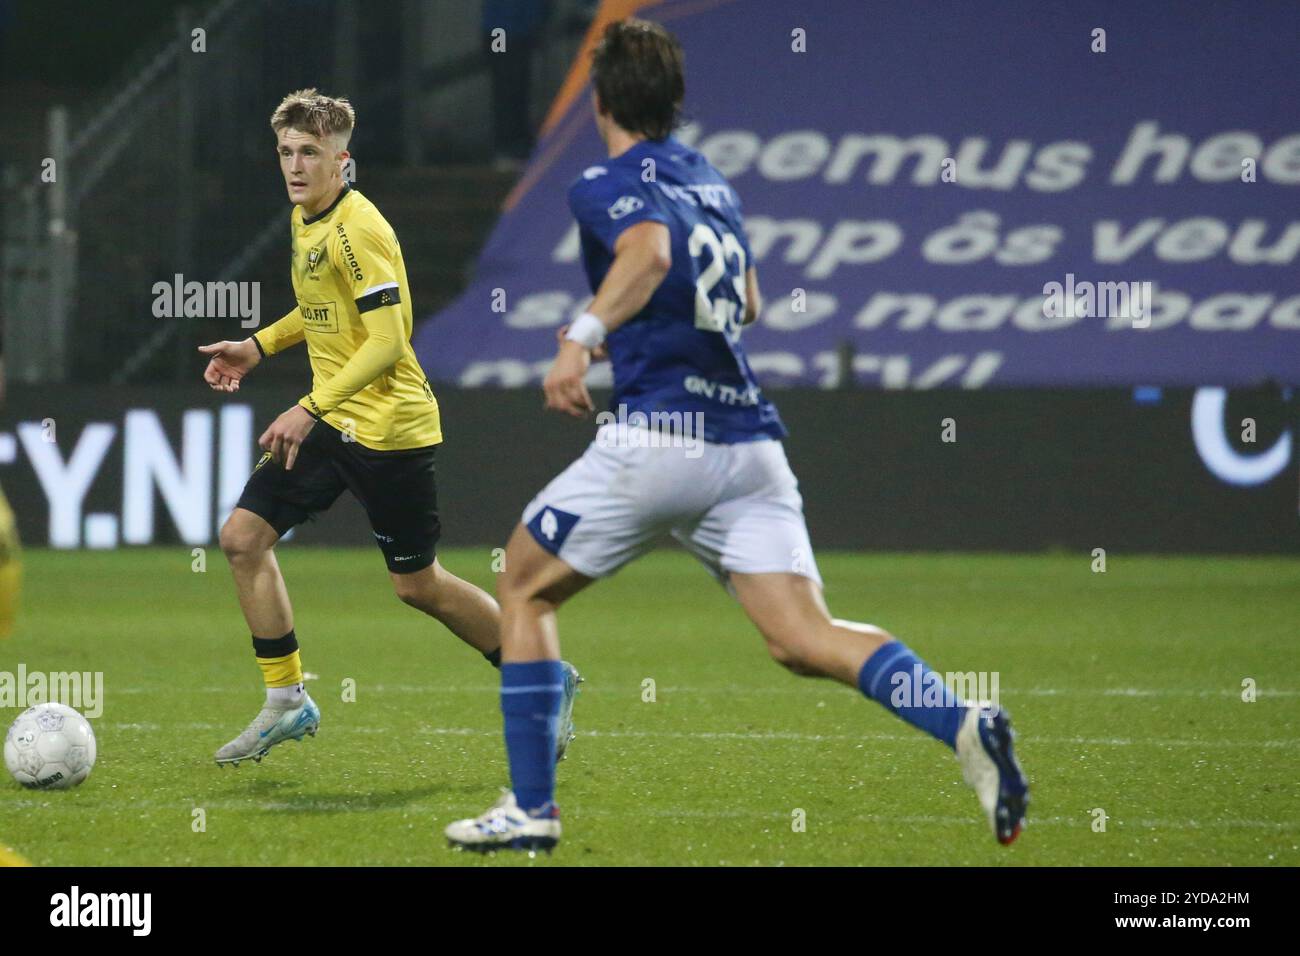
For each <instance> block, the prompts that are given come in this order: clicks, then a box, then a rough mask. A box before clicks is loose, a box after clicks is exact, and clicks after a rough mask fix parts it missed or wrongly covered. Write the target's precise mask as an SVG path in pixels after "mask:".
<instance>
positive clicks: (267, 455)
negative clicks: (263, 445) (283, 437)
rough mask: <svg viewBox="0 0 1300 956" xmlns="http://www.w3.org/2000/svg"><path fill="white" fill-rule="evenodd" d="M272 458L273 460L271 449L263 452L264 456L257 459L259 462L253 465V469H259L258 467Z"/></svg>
mask: <svg viewBox="0 0 1300 956" xmlns="http://www.w3.org/2000/svg"><path fill="white" fill-rule="evenodd" d="M270 460H271V453H270V452H269V451H264V452H262V457H261V458H259V459H258V460H257V464H256V465H254V466H253V471H257V469H259V468H261V467H262V466H263V465H265V464H266V463H267V462H268V461H270Z"/></svg>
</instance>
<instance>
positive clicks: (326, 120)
mask: <svg viewBox="0 0 1300 956" xmlns="http://www.w3.org/2000/svg"><path fill="white" fill-rule="evenodd" d="M356 123H357V114H356V112H355V111H354V110H353V109H352V104H351V103H349V102H348V101H347V100H346V99H344V98H343V97H341V96H339V97H335V96H326V95H325V94H324V93H321V92H319V91H318V90H317V89H316V87H314V86H313V87H312V88H310V89H306V90H294V91H293V92H292V93H290V94H289V95H288V96H286V97H285V98H284V99H283V100H281V101H280V105H279V106H277V107H276V108H275V112H274V113H272V114H271V129H273V130H275V132H276V133H277V134H278V133H279V132H280V131H281V130H283V129H296V130H299V131H301V132H303V133H311V134H312V135H313V136H315V137H317V138H318V139H325V138H327V137H337V138H338V139H339V141H340V143H341V147H340V148H344V149H346V148H347V145H348V140H349V139H351V138H352V127H354V126H355V125H356Z"/></svg>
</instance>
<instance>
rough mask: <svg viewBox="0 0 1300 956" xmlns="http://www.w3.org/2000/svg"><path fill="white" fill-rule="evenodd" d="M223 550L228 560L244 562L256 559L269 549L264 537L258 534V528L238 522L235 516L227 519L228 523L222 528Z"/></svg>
mask: <svg viewBox="0 0 1300 956" xmlns="http://www.w3.org/2000/svg"><path fill="white" fill-rule="evenodd" d="M219 541H220V542H221V550H222V551H223V552H224V553H225V555H226V558H227V560H230V561H242V560H246V559H248V558H252V557H256V556H257V555H259V554H261V553H262V552H263V551H265V550H266V549H267V547H268V545H267V543H266V541H265V540H263V536H262V535H260V534H258V533H257V529H256V528H251V527H249V526H248V524H247V523H245V522H243V521H240V520H238V519H237V518H236V517H235V516H234V515H232V516H231V517H229V518H227V519H226V523H225V524H223V525H222V526H221V535H220V537H219Z"/></svg>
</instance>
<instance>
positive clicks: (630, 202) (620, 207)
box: [608, 196, 645, 219]
mask: <svg viewBox="0 0 1300 956" xmlns="http://www.w3.org/2000/svg"><path fill="white" fill-rule="evenodd" d="M644 205H645V203H643V202H642V201H641V200H640V199H638V198H637V197H636V196H619V197H618V198H617V199H615V200H614V205H612V206H610V207H609V210H608V212H609V218H610V219H622V218H623V217H624V216H626V215H629V214H630V213H634V212H636V211H637V210H638V209H640V208H641V207H642V206H644Z"/></svg>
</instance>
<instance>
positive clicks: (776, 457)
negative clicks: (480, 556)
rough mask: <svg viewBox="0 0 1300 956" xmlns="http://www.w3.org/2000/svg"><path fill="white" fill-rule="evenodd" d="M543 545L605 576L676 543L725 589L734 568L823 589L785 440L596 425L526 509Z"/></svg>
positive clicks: (579, 566)
mask: <svg viewBox="0 0 1300 956" xmlns="http://www.w3.org/2000/svg"><path fill="white" fill-rule="evenodd" d="M523 522H524V524H525V525H526V526H527V527H528V530H529V531H530V532H531V533H532V536H533V538H534V539H535V540H536V541H537V543H538V544H539V545H541V546H542V547H543V548H545V549H546V550H547V551H549V552H550V553H551V554H554V555H556V556H557V557H559V558H560V559H561V560H562V561H564V562H565V563H566V564H568V565H569V566H570V567H571V568H573V569H574V570H575V571H577V572H578V573H579V574H583V575H586V576H587V577H590V578H603V577H606V576H608V575H610V574H613V573H614V572H615V571H617V570H618V569H619V568H621V567H622V566H623V565H625V564H627V563H628V562H630V561H632V560H634V559H636V558H639V557H640V556H641V555H643V554H645V553H646V552H647V551H650V550H651V549H653V548H654V547H655V546H656V545H657V544H659V543H660V542H661V541H662V540H663V539H664V538H665V537H666V536H668V535H671V536H672V537H674V538H676V539H677V540H678V541H679V542H681V544H682V545H683V546H685V548H686V549H687V550H688V551H690V552H691V553H692V554H694V555H695V556H696V557H697V558H699V559H700V561H702V562H703V563H704V565H705V567H707V568H708V569H709V571H711V572H712V573H713V574H714V576H715V577H717V578H718V580H719V581H721V582H722V583H723V584H724V585H725V584H726V583H727V576H728V574H730V573H732V572H736V573H740V574H764V573H772V572H788V573H795V574H802V575H803V576H805V577H807V578H810V579H812V580H813V581H816V582H817V583H818V584H819V585H820V584H821V575H820V574H819V573H818V571H817V562H816V561H815V560H814V558H813V551H812V544H811V542H810V541H809V538H808V526H807V525H806V524H805V522H804V517H803V498H802V497H800V495H799V483H798V481H797V480H796V479H795V476H794V472H792V471H791V470H790V463H789V462H788V461H787V460H786V457H785V448H784V447H783V446H782V444H781V442H779V441H775V440H772V439H763V440H759V441H752V442H741V443H738V444H732V445H719V444H712V443H710V442H705V441H700V440H696V441H693V442H686V443H683V441H682V439H681V438H680V436H678V437H676V438H672V437H671V436H668V435H666V434H662V433H659V432H655V431H651V430H649V429H646V428H638V427H635V426H628V425H626V424H623V423H617V424H606V425H602V426H601V427H600V428H599V429H598V430H597V432H596V437H595V440H594V441H592V443H591V445H590V446H589V447H588V448H587V450H586V452H585V453H583V455H582V457H581V458H579V459H578V460H577V461H575V462H574V463H573V464H571V465H570V466H569V467H568V468H566V469H565V470H564V471H562V472H561V473H560V474H559V475H558V476H556V478H555V479H554V480H553V481H551V483H550V484H548V485H547V486H546V487H545V488H543V489H542V491H541V493H540V494H539V495H538V496H537V497H536V498H534V499H533V500H532V502H530V503H529V505H528V507H527V508H525V509H524V515H523Z"/></svg>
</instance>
